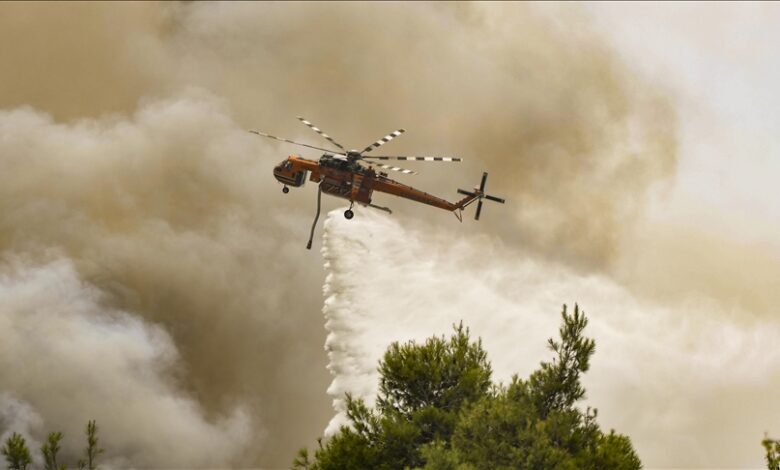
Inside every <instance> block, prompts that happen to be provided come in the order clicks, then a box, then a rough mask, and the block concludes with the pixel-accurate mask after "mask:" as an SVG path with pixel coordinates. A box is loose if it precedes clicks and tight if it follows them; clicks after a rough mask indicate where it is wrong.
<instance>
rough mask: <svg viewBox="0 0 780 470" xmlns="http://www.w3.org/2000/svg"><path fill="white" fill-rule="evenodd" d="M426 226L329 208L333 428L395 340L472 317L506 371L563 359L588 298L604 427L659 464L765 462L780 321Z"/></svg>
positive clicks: (591, 388)
mask: <svg viewBox="0 0 780 470" xmlns="http://www.w3.org/2000/svg"><path fill="white" fill-rule="evenodd" d="M487 209H488V214H486V217H496V218H499V217H500V214H499V213H495V212H494V213H492V214H491V213H490V211H489V209H492V208H487ZM415 227H416V228H410V227H409V226H407V224H402V223H399V222H397V221H395V220H393V219H392V218H390V217H386V216H384V215H379V214H377V213H375V212H370V211H365V210H364V211H361V212H359V213H357V215H356V217H355V219H353V220H352V221H351V222H347V221H346V220H345V219H344V218H343V217H342V216H341V214H340V213H339V212H335V211H334V212H332V213H331V214H330V216H329V217H328V220H327V222H326V233H325V235H324V237H325V238H324V239H325V243H324V247H323V254H324V256H325V260H326V264H325V266H326V270H327V272H328V274H327V281H326V285H325V294H326V296H327V298H326V301H325V307H324V314H325V317H326V328H327V329H328V332H329V334H328V340H327V346H326V349H327V350H328V355H329V358H330V364H329V369H330V371H331V373H332V374H333V382H332V384H331V386H330V388H329V390H328V392H329V394H330V395H331V396H332V397H333V399H334V407H335V409H336V410H337V411H338V412H339V414H338V415H337V416H336V417H335V418H334V419H333V420H332V421H331V423H330V425H329V427H328V430H327V432H328V433H332V432H333V431H334V430H336V429H337V426H338V425H339V424H341V423H343V422H344V416H343V398H344V393H345V392H351V393H354V394H355V395H356V396H358V397H363V398H366V399H368V401H369V402H371V401H372V400H371V399H372V397H373V396H374V395H375V393H376V390H377V385H378V377H377V370H376V368H377V363H378V361H379V359H380V358H381V356H382V354H383V352H384V350H385V349H386V347H387V346H388V345H389V344H390V343H391V342H393V341H407V340H410V339H414V340H418V341H420V340H423V339H424V338H426V337H429V336H431V335H441V334H448V333H449V331H450V330H449V329H448V328H447V325H450V324H453V323H457V322H459V321H460V320H463V321H464V323H465V325H466V326H468V327H469V328H470V329H471V332H472V335H473V337H477V336H480V337H482V339H483V344H484V346H485V348H486V350H487V351H488V354H489V358H490V360H491V361H492V364H493V367H494V370H495V376H494V378H495V379H496V380H498V381H503V382H505V383H506V382H507V381H508V379H509V378H510V377H511V375H512V374H513V373H519V374H520V375H521V376H527V375H528V374H529V373H530V372H531V371H533V370H534V369H535V368H536V367H537V366H538V364H539V362H540V361H542V360H547V359H548V358H549V357H550V353H549V351H547V350H546V349H545V347H546V338H548V337H555V336H556V335H557V328H558V326H559V323H560V310H561V306H562V304H563V303H567V304H569V305H570V307H571V306H572V304H573V303H574V302H578V303H579V305H580V307H581V308H583V309H584V310H585V312H586V314H587V315H588V317H589V319H590V324H589V327H588V330H587V333H588V335H589V336H591V337H593V338H595V340H596V355H595V357H594V360H593V363H592V368H591V370H590V371H589V372H588V373H587V375H586V376H585V385H586V388H587V390H588V396H587V399H586V402H585V403H586V404H587V405H590V406H595V407H596V408H598V409H599V421H600V423H601V425H602V426H603V427H604V428H606V429H609V428H615V429H616V430H617V431H619V432H621V433H625V434H628V435H629V436H630V437H631V439H632V440H633V442H634V444H635V446H636V448H637V450H638V452H639V455H640V456H641V457H642V459H643V462H644V463H645V465H646V467H648V468H654V467H656V468H668V467H670V466H679V467H689V468H702V467H710V466H722V467H724V468H726V467H737V466H741V467H744V466H752V467H757V466H760V465H761V462H762V454H761V451H760V447H759V446H758V441H759V440H760V439H761V436H762V433H763V431H764V430H766V429H771V428H772V426H774V425H775V423H777V422H779V421H780V408H779V407H777V406H772V403H771V402H769V401H768V399H767V398H766V397H770V396H772V394H773V392H775V391H776V390H777V389H778V387H780V377H778V376H777V374H776V373H775V371H777V370H778V369H780V351H778V349H777V348H776V347H775V345H776V342H777V338H778V336H779V335H780V323H778V322H777V321H766V320H762V321H761V323H760V324H759V323H758V322H753V321H750V320H749V318H750V316H749V315H746V314H745V312H736V311H725V310H723V309H722V308H721V307H719V304H718V303H717V302H714V301H709V300H708V299H706V298H688V299H687V300H686V301H684V302H681V303H677V304H665V305H664V304H659V303H652V302H650V301H643V300H640V299H637V298H635V297H634V296H633V295H632V294H631V293H630V292H629V291H628V290H626V289H625V288H623V287H621V286H620V285H618V284H616V283H615V282H614V281H612V280H610V279H608V278H606V277H603V276H598V275H582V274H577V273H575V272H573V271H571V270H569V269H567V268H565V267H563V266H561V265H557V264H554V263H552V262H550V261H547V260H542V259H539V258H534V257H533V256H531V255H530V254H528V253H524V252H522V251H518V250H516V249H511V248H510V247H507V246H505V245H504V244H502V243H501V242H500V241H499V240H497V239H494V238H492V237H488V236H484V235H474V234H473V231H474V228H473V226H470V224H468V223H464V225H462V226H461V225H460V224H458V223H457V222H456V221H454V220H453V224H452V226H450V227H446V226H440V227H433V226H429V225H425V224H423V225H420V224H419V222H418V223H416V224H415ZM746 318H747V320H746Z"/></svg>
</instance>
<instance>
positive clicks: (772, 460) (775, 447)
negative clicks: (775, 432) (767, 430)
mask: <svg viewBox="0 0 780 470" xmlns="http://www.w3.org/2000/svg"><path fill="white" fill-rule="evenodd" d="M761 445H763V446H764V450H765V451H766V468H768V469H769V470H780V441H776V440H774V439H769V437H767V436H764V440H763V441H761Z"/></svg>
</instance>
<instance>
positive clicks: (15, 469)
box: [0, 420, 103, 470]
mask: <svg viewBox="0 0 780 470" xmlns="http://www.w3.org/2000/svg"><path fill="white" fill-rule="evenodd" d="M97 430H98V427H97V424H96V423H95V421H94V420H93V421H89V422H88V423H87V428H86V435H87V447H86V449H85V451H84V453H85V458H84V459H83V460H79V461H78V464H77V467H78V468H79V469H80V470H87V469H89V470H96V469H97V463H96V461H97V457H98V456H99V455H100V454H102V453H103V449H101V448H99V447H98V438H97ZM60 441H62V433H61V432H52V433H49V435H48V436H47V438H46V442H45V443H44V444H43V445H42V446H41V454H42V455H43V469H44V470H67V466H66V465H65V464H61V463H59V462H57V455H58V453H59V451H60ZM0 452H2V454H3V455H4V456H5V460H6V463H7V464H8V468H9V470H26V468H27V466H28V465H30V464H31V463H32V458H31V456H30V451H29V450H28V449H27V443H26V442H25V439H24V437H22V436H21V435H20V434H17V433H13V435H11V437H9V438H8V439H7V440H6V442H5V446H4V447H3V448H2V450H1V451H0Z"/></svg>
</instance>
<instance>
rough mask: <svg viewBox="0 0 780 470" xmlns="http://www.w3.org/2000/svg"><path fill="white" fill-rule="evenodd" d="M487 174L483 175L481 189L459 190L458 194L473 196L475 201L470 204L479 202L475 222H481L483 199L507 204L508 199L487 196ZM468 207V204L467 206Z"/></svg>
mask: <svg viewBox="0 0 780 470" xmlns="http://www.w3.org/2000/svg"><path fill="white" fill-rule="evenodd" d="M487 177H488V174H487V172H483V173H482V181H480V183H479V187H478V188H477V187H475V188H474V190H473V191H466V190H465V189H458V193H460V194H465V195H467V196H471V197H473V198H474V199H472V200H471V201H470V202H473V201H477V213H476V214H474V220H479V215H480V214H481V213H482V199H488V200H490V201H493V202H498V203H501V204H504V203H506V199H503V198H500V197H496V196H491V195H489V194H485V183H487ZM467 205H468V204H467Z"/></svg>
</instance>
